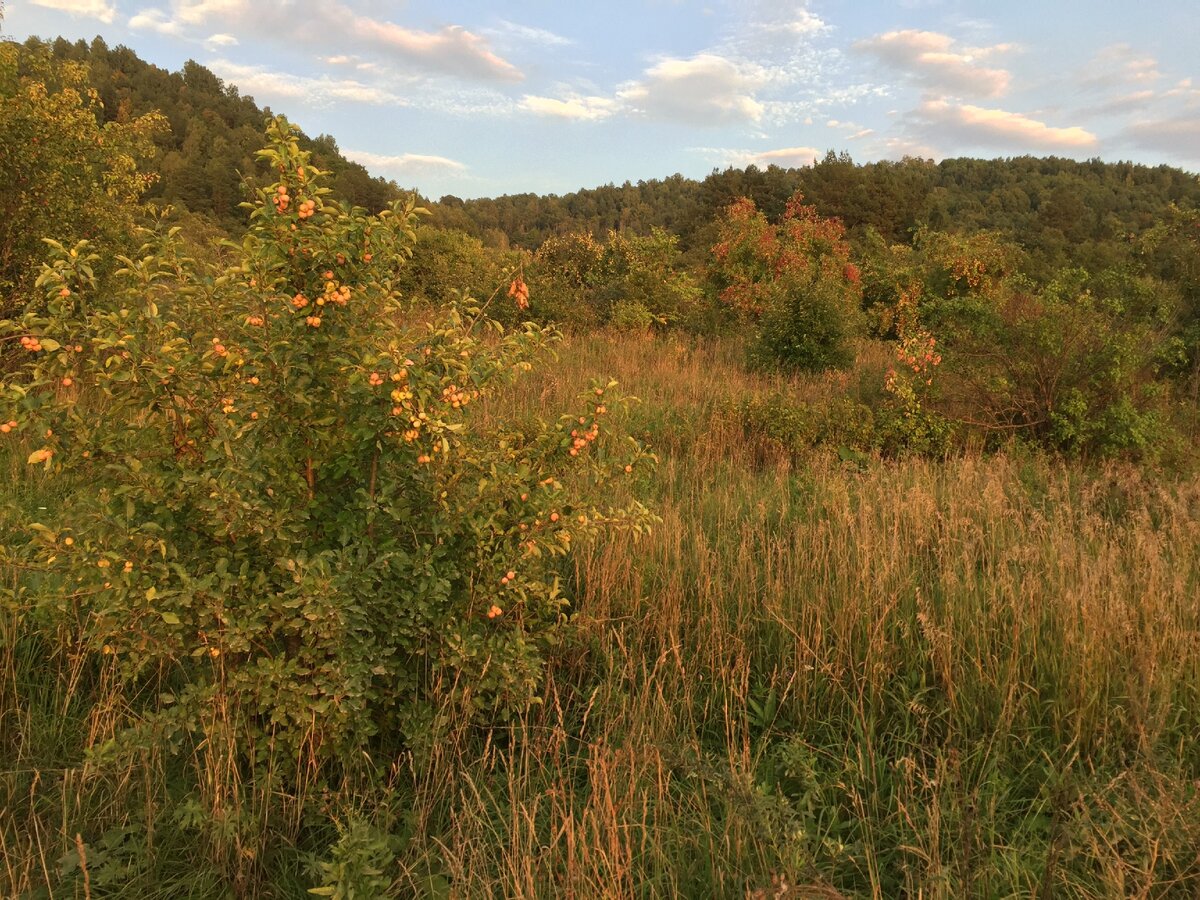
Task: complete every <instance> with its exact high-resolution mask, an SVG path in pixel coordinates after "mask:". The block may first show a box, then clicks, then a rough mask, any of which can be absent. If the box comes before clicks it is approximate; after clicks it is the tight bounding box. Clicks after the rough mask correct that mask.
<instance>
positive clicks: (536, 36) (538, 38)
mask: <svg viewBox="0 0 1200 900" xmlns="http://www.w3.org/2000/svg"><path fill="white" fill-rule="evenodd" d="M483 33H484V34H486V35H487V36H488V37H493V38H496V39H497V40H499V41H503V42H505V43H509V44H536V45H537V46H539V47H566V46H569V45H571V44H573V43H575V42H574V41H572V40H571V39H570V38H566V37H563V36H562V35H561V34H555V33H554V32H553V31H548V30H547V29H545V28H533V27H531V26H529V25H518V24H517V23H516V22H509V21H508V20H507V19H501V20H500V23H499V24H498V25H496V26H495V27H493V28H485V29H483Z"/></svg>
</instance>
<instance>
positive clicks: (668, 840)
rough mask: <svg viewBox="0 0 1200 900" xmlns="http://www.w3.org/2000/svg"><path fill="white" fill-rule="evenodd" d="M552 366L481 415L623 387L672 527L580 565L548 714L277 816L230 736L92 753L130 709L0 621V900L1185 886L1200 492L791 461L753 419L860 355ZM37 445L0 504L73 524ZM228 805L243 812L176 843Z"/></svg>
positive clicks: (699, 350) (965, 459)
mask: <svg viewBox="0 0 1200 900" xmlns="http://www.w3.org/2000/svg"><path fill="white" fill-rule="evenodd" d="M556 352H557V362H554V363H552V364H548V365H545V366H542V367H540V368H539V369H538V370H536V372H535V373H534V374H533V375H531V376H530V377H529V378H528V379H527V380H524V381H521V382H518V384H517V385H516V386H515V387H513V388H512V389H510V390H508V391H507V392H504V393H501V394H499V395H497V396H495V397H493V398H490V399H489V400H487V401H486V402H485V403H484V404H482V405H481V406H480V407H479V408H478V409H477V410H476V412H475V415H476V416H478V419H477V420H476V421H477V422H478V424H479V426H480V427H481V428H483V429H487V428H488V427H490V424H491V423H498V422H499V421H501V420H508V421H512V420H515V421H520V420H522V419H523V418H527V417H536V416H539V415H548V414H549V413H550V412H551V411H553V410H557V409H560V408H562V407H563V405H564V403H566V402H567V400H568V398H569V397H571V396H573V395H575V394H576V393H577V392H578V390H579V389H581V388H585V387H586V386H587V384H588V383H589V379H590V378H592V377H595V376H600V375H604V376H607V375H611V376H612V377H614V378H616V379H617V380H619V381H620V382H621V384H622V386H623V387H624V389H625V390H626V391H627V392H629V393H630V394H632V395H635V396H636V397H638V398H639V400H640V402H639V403H637V404H636V405H633V406H632V407H630V408H629V409H628V411H626V412H624V413H623V414H622V417H623V423H622V424H623V425H624V426H625V427H626V428H628V429H629V431H630V432H631V433H633V434H634V435H636V436H639V437H641V438H643V439H644V440H646V441H647V442H648V444H649V446H650V447H651V449H653V450H654V451H655V452H656V453H657V455H658V456H659V463H658V465H657V467H656V468H655V469H654V470H653V471H652V472H647V473H646V474H644V475H640V476H638V478H637V479H636V480H633V481H631V482H630V483H628V484H626V485H625V486H624V487H623V488H621V490H627V491H630V492H632V493H637V494H640V495H642V496H643V497H645V498H646V499H647V501H648V504H649V506H650V507H651V509H652V510H654V512H655V513H656V515H657V516H658V517H659V521H658V522H657V523H656V525H655V526H654V528H653V530H652V532H651V533H650V534H649V535H646V536H642V537H640V538H637V537H635V536H632V535H630V536H617V537H614V538H611V539H605V540H598V541H595V542H592V543H590V544H588V545H586V546H585V547H582V548H580V549H579V551H578V552H577V555H576V557H575V558H574V560H573V561H572V562H570V563H569V564H568V563H564V570H563V574H564V576H565V577H566V578H567V583H568V584H569V585H570V588H569V590H568V593H569V594H570V595H571V596H572V598H573V604H572V607H571V609H572V619H571V623H572V624H571V627H570V629H569V631H568V632H567V634H568V637H567V639H566V640H565V641H564V642H563V643H562V644H561V645H560V646H558V647H556V648H555V649H554V650H553V652H552V654H551V656H550V659H549V664H548V667H547V671H546V674H545V679H544V682H543V684H542V687H541V689H540V691H539V702H538V703H536V704H535V705H534V706H532V707H531V708H530V709H529V711H528V712H526V713H523V714H522V715H520V716H519V717H517V718H516V719H514V720H513V721H512V722H510V723H509V724H508V725H504V726H497V727H491V728H482V727H480V726H479V725H478V724H476V723H473V722H471V721H469V720H465V719H463V718H461V717H457V716H456V715H454V714H453V713H451V714H449V715H447V716H446V717H445V718H444V719H442V720H441V721H440V724H439V725H438V727H437V730H436V733H435V734H433V735H431V738H430V740H429V741H427V742H426V743H424V744H422V745H419V746H411V747H407V748H404V749H402V750H398V751H397V752H395V753H394V755H393V758H392V761H391V764H390V766H389V767H387V768H377V769H375V770H373V771H372V774H371V777H369V778H368V777H361V778H357V779H349V778H348V779H346V780H344V781H343V782H342V783H341V784H339V785H337V786H336V787H335V788H331V787H330V786H328V785H324V786H322V785H317V784H314V785H312V786H310V790H311V793H309V794H305V787H304V785H302V784H301V785H298V786H296V787H295V788H293V790H295V791H296V794H295V795H294V796H291V797H288V798H286V800H287V803H286V804H284V808H286V809H290V810H292V811H293V813H294V816H295V818H294V819H293V820H291V821H280V820H277V819H276V818H275V817H274V816H271V817H268V816H267V814H266V810H269V809H277V808H278V807H279V803H278V802H277V801H278V799H279V798H269V797H265V796H261V795H259V794H258V793H256V787H255V785H254V784H253V783H252V782H248V783H246V784H244V785H239V784H238V783H236V779H234V780H233V781H231V783H228V784H212V783H209V784H205V783H203V782H202V781H200V780H199V778H198V776H200V775H201V774H203V773H205V772H209V773H211V772H213V771H215V770H214V769H213V767H212V766H211V760H209V761H206V762H205V761H202V759H201V758H202V757H204V756H205V754H206V753H208V752H211V751H212V750H213V749H215V748H216V745H215V744H213V745H211V746H210V745H208V744H207V743H206V742H203V741H202V742H200V743H198V744H196V745H195V746H193V747H191V748H188V749H186V750H185V752H184V753H183V754H182V756H179V757H174V756H172V755H171V754H170V753H168V752H166V748H162V749H161V750H159V751H158V752H151V753H146V754H142V755H140V756H139V757H138V758H136V759H134V760H130V761H128V762H127V763H126V764H125V765H124V767H118V768H113V767H111V766H109V767H105V766H103V765H101V764H99V763H94V762H92V761H91V760H90V758H89V757H88V756H87V755H86V754H85V753H84V752H83V751H84V749H85V748H87V747H89V746H94V745H95V744H97V743H98V742H100V741H102V740H103V738H104V737H105V736H107V735H109V734H110V733H111V731H112V729H113V727H114V726H113V723H114V721H115V720H116V719H117V718H118V717H119V716H120V715H121V712H122V710H120V709H119V706H120V705H121V704H122V703H126V702H129V698H128V695H127V694H126V693H124V692H123V691H121V690H118V689H117V688H116V687H115V686H114V685H113V684H112V683H111V681H110V679H109V678H107V677H106V674H105V670H104V668H103V666H99V665H97V664H96V661H95V655H94V654H92V653H89V652H88V651H87V650H86V649H85V648H83V647H81V646H79V644H78V642H77V640H76V639H74V638H73V637H72V636H71V635H68V634H60V635H58V636H57V637H58V639H57V640H56V639H55V636H54V635H48V634H46V633H44V632H40V631H39V629H38V628H37V627H36V626H35V625H34V624H33V623H32V622H31V621H30V620H29V617H27V616H26V615H25V614H23V612H22V610H20V609H14V608H10V607H8V606H6V607H5V608H4V609H3V613H2V614H3V621H2V623H0V636H2V637H0V673H2V677H0V748H2V751H3V759H4V760H5V763H4V766H3V771H0V807H2V808H3V809H4V810H5V815H4V816H3V818H2V820H0V894H2V895H3V896H32V897H38V896H43V897H101V896H139V897H221V896H235V895H237V896H261V897H292V896H304V895H305V894H306V891H310V892H311V893H318V892H320V893H321V894H323V895H326V896H344V897H351V896H354V897H370V896H384V895H388V896H455V897H483V896H509V897H543V896H545V897H548V896H567V897H628V896H640V897H668V896H690V897H707V896H712V897H830V898H832V897H859V896H862V897H900V896H906V897H918V896H919V897H945V898H951V897H965V896H980V897H1016V896H1039V897H1079V898H1085V897H1086V898H1101V897H1116V896H1129V897H1169V896H1180V897H1183V896H1194V895H1195V893H1196V892H1197V890H1200V851H1198V848H1200V792H1198V790H1197V787H1198V784H1200V783H1198V781H1197V778H1198V774H1200V750H1198V749H1197V745H1196V742H1195V735H1196V734H1197V733H1200V653H1198V652H1197V651H1198V650H1200V604H1198V603H1197V601H1196V598H1197V597H1198V596H1200V480H1197V478H1196V477H1195V476H1194V475H1178V474H1176V475H1165V474H1155V473H1153V472H1151V471H1149V470H1148V469H1146V468H1144V467H1134V466H1130V465H1124V464H1119V463H1113V462H1110V463H1104V464H1091V465H1088V464H1084V463H1080V462H1064V461H1062V460H1060V459H1057V458H1054V457H1051V456H1047V455H1045V454H1043V453H1042V452H1040V451H1037V450H1035V449H1030V448H1027V447H1022V446H1020V445H1013V446H1011V447H1009V448H1007V449H1004V450H1002V451H1000V452H997V453H990V454H987V455H983V454H980V453H970V452H966V453H959V454H956V455H954V456H951V457H948V458H945V459H929V458H920V457H913V458H904V459H898V460H896V459H883V458H880V457H879V456H878V455H875V456H866V455H861V454H855V455H853V456H849V455H847V454H844V453H843V454H839V453H837V452H836V451H835V450H833V449H819V450H813V451H810V452H805V453H797V452H795V451H794V450H791V449H789V448H787V447H784V446H781V444H780V442H779V441H778V440H776V439H774V438H772V437H769V436H763V435H761V434H758V433H755V432H754V430H753V429H750V428H748V427H747V426H746V423H745V422H744V421H743V420H742V419H741V418H740V417H739V415H738V413H737V404H738V403H739V401H740V400H741V399H742V398H744V397H746V396H752V395H755V394H764V393H778V392H779V391H786V392H788V393H789V394H790V395H792V396H795V397H797V398H804V399H810V400H814V401H816V400H819V399H821V398H823V397H828V396H831V395H841V394H844V393H845V392H847V391H848V390H849V391H851V392H853V390H854V378H855V375H854V373H855V371H856V370H855V369H851V370H850V372H849V373H842V374H836V373H835V374H827V375H815V376H795V377H783V376H778V375H775V376H763V375H753V374H747V373H746V371H745V370H744V367H742V366H741V365H740V361H741V359H742V348H741V347H740V346H739V345H738V344H737V343H736V342H734V341H730V340H717V341H711V340H708V341H706V340H695V339H689V338H683V337H679V336H673V335H668V336H666V337H655V336H653V335H651V334H649V333H647V334H645V335H630V334H629V333H627V332H623V333H619V334H618V333H599V334H597V333H589V334H583V335H574V336H571V337H569V338H568V339H566V340H565V341H564V342H563V343H562V344H560V345H559V346H558V347H557V348H556ZM878 354H879V351H878V350H877V349H876V348H874V347H872V346H870V345H869V344H866V343H864V344H862V345H861V346H860V348H859V358H860V361H861V360H866V361H867V363H868V364H869V363H870V361H871V360H872V359H874V358H877V357H878ZM28 452H29V447H26V446H24V445H23V444H22V445H17V446H12V445H9V446H6V448H5V453H6V456H7V458H6V460H5V463H4V468H5V470H6V477H5V483H6V485H7V487H6V489H5V493H6V494H7V499H10V500H16V501H17V502H18V504H19V506H20V507H22V508H24V509H26V510H36V509H38V508H40V507H47V506H51V505H53V504H64V505H69V504H70V503H71V496H70V494H61V493H60V494H56V493H53V492H48V490H47V489H48V487H49V482H47V481H44V480H43V479H42V477H41V476H38V475H34V476H32V477H31V476H30V474H29V469H28V467H27V466H26V465H25V460H24V456H25V455H26V454H27V453H28ZM11 527H12V523H11V522H9V523H6V524H5V530H6V531H7V530H8V529H9V528H11ZM7 577H8V579H9V580H10V581H15V580H16V579H18V578H20V577H22V575H21V573H20V572H16V571H13V572H10V573H9V575H8V576H7ZM377 758H378V757H377ZM372 765H375V766H378V765H379V764H378V763H377V762H376V763H373V764H372ZM222 771H225V772H226V773H230V774H232V773H236V771H237V766H236V765H230V766H227V767H225V768H224V769H223V770H222ZM189 789H195V790H197V791H198V793H199V796H200V797H201V798H203V803H196V802H195V801H194V800H189V799H188V796H189ZM222 806H236V807H237V808H238V810H239V811H240V812H241V813H243V814H244V818H243V821H247V820H248V821H250V822H255V823H256V824H257V827H256V828H253V829H250V830H248V831H244V832H243V833H240V834H235V833H233V832H230V833H227V834H225V835H223V836H222V835H220V834H219V833H217V834H214V833H213V829H211V828H210V829H208V830H207V831H203V832H202V833H205V834H207V837H205V838H204V839H198V838H196V837H195V835H196V834H197V833H200V832H197V831H196V829H195V827H194V826H195V824H196V823H195V821H193V820H194V819H196V818H197V817H202V816H204V815H212V811H213V810H219V809H221V808H222ZM202 807H206V808H207V810H208V812H202V809H201V808H202ZM314 809H318V810H320V811H321V814H322V817H323V821H322V822H321V823H320V824H318V825H315V826H314V825H313V824H312V823H311V821H310V820H312V816H311V812H312V810H314ZM256 810H257V811H259V813H261V814H256V812H255V811H256ZM229 821H230V822H232V821H235V819H234V817H232V816H231V817H230V820H229ZM218 832H219V829H218ZM314 885H316V887H315V888H314ZM321 885H326V887H321Z"/></svg>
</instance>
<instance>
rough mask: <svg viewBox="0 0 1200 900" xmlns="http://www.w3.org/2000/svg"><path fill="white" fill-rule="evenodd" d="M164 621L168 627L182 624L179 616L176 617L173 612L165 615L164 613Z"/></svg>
mask: <svg viewBox="0 0 1200 900" xmlns="http://www.w3.org/2000/svg"><path fill="white" fill-rule="evenodd" d="M162 620H163V621H164V622H166V623H167V624H168V625H179V624H181V623H180V621H179V616H177V615H175V613H173V612H165V613H162Z"/></svg>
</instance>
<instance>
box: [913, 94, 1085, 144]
mask: <svg viewBox="0 0 1200 900" xmlns="http://www.w3.org/2000/svg"><path fill="white" fill-rule="evenodd" d="M912 117H913V119H914V120H915V121H916V122H918V123H919V126H920V129H921V130H922V131H923V132H924V136H925V137H926V138H929V137H937V138H938V139H939V141H940V140H942V139H945V138H949V139H951V140H953V141H954V142H956V143H960V144H963V145H967V146H974V147H981V146H986V147H998V148H1002V149H1010V150H1017V151H1019V152H1029V151H1033V150H1083V149H1092V148H1094V147H1095V146H1096V144H1097V139H1096V135H1094V134H1092V133H1091V132H1090V131H1087V130H1085V129H1083V128H1080V127H1078V126H1071V127H1068V128H1057V127H1054V126H1051V125H1047V124H1046V123H1045V122H1039V121H1038V120H1036V119H1031V118H1030V117H1028V116H1025V115H1022V114H1020V113H1014V112H1008V111H1006V110H1002V109H985V108H983V107H979V106H972V105H970V104H962V105H959V104H955V103H950V102H948V101H946V100H926V101H925V102H924V103H922V104H921V106H920V108H919V109H918V110H917V111H916V112H915V113H913V114H912Z"/></svg>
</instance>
